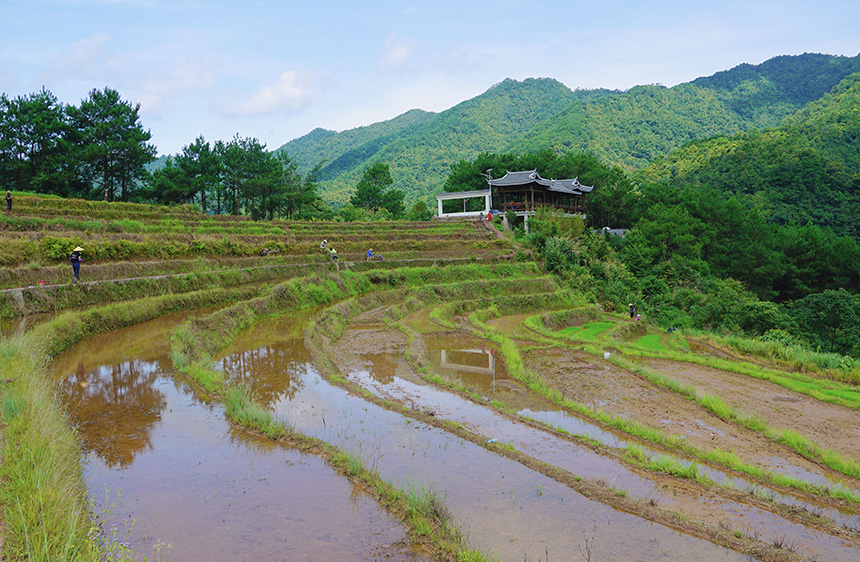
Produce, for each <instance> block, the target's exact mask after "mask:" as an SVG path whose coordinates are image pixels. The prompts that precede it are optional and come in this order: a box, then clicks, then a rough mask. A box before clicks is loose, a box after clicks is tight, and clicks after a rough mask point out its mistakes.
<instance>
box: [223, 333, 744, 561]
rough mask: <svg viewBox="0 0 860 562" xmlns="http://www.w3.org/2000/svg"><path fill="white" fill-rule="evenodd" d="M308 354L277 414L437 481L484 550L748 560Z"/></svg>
mask: <svg viewBox="0 0 860 562" xmlns="http://www.w3.org/2000/svg"><path fill="white" fill-rule="evenodd" d="M374 341H376V342H378V343H380V344H381V342H380V340H378V339H375V338H374ZM284 345H286V346H288V345H289V344H284ZM381 345H384V344H381ZM267 347H275V348H277V347H279V344H276V345H273V346H267ZM292 349H293V352H294V353H297V352H300V350H299V348H298V347H294V348H292ZM305 353H306V355H305V357H304V359H305V361H306V363H305V364H304V365H301V361H297V360H296V359H298V356H296V355H294V356H293V358H292V360H291V362H290V364H289V365H287V366H285V367H286V368H285V369H284V371H286V372H289V373H290V378H291V379H296V384H295V385H294V386H295V387H296V388H297V389H298V390H297V392H295V393H293V394H291V395H289V396H287V395H283V397H282V398H280V399H278V400H276V401H275V402H273V403H272V404H271V405H272V407H273V408H274V410H275V412H276V413H277V414H278V416H279V417H281V418H283V419H285V420H286V421H288V422H289V423H290V424H292V425H293V426H294V427H295V429H296V430H298V431H300V432H301V433H304V434H307V435H312V436H314V437H318V438H320V439H323V440H324V441H327V442H329V443H332V444H334V445H336V446H338V447H340V448H342V449H344V450H347V451H350V452H353V453H355V454H358V455H360V456H361V458H362V459H363V461H364V463H365V465H366V466H369V467H372V468H373V469H374V470H376V471H378V472H379V474H380V475H381V476H382V478H383V479H385V480H387V481H390V482H393V483H395V484H397V485H398V486H400V487H405V488H409V487H416V488H418V489H420V488H431V489H434V490H436V491H437V492H438V493H439V494H441V496H442V497H443V498H444V501H445V504H446V506H447V507H448V509H449V510H450V511H451V513H452V515H453V517H454V520H455V521H456V522H457V523H458V524H459V525H460V526H461V528H463V529H465V530H466V534H467V537H468V539H469V541H470V542H471V543H472V544H474V545H475V546H477V547H478V548H480V549H481V550H482V551H484V552H486V553H488V554H489V555H491V556H494V557H498V558H499V559H501V560H522V559H528V560H537V559H546V557H547V554H549V556H550V557H551V558H552V557H558V558H559V559H570V557H571V556H577V553H578V552H579V549H580V548H586V546H588V548H592V549H593V555H594V556H595V558H594V559H608V558H615V559H637V558H638V557H640V556H641V555H642V553H643V552H645V553H646V558H656V557H659V556H666V557H667V559H678V560H680V559H688V558H689V557H691V556H704V557H706V558H709V559H715V558H719V559H723V558H725V559H728V560H732V559H737V560H744V559H746V557H744V556H742V555H740V554H737V553H733V552H731V551H728V550H725V549H723V548H721V547H718V546H716V545H714V544H712V543H710V542H708V541H704V540H702V539H698V538H695V537H690V536H686V535H682V536H679V535H678V533H677V532H676V531H674V530H672V529H669V528H667V527H664V526H662V525H655V524H653V523H651V522H648V521H645V520H642V519H640V518H638V517H635V516H632V515H629V514H626V513H624V512H619V511H616V510H614V509H612V508H610V507H608V506H606V505H603V504H601V503H598V502H594V501H591V500H588V499H586V498H584V497H583V496H581V495H580V494H577V493H576V492H574V491H572V490H571V489H570V488H569V487H567V486H564V485H562V484H560V483H558V482H556V481H554V480H553V479H551V478H548V477H546V476H544V475H542V474H540V473H535V472H534V471H532V470H530V469H528V468H526V467H524V466H522V465H521V464H519V463H517V462H514V461H511V460H510V459H507V458H505V457H504V456H499V455H496V454H494V453H493V452H491V451H488V450H487V449H485V448H483V447H480V446H478V445H476V444H474V443H472V442H470V441H468V440H464V439H462V438H459V437H457V436H455V435H451V434H449V433H448V432H445V431H440V430H439V429H438V428H437V427H434V426H432V425H428V424H425V423H422V422H420V421H416V420H414V419H411V418H409V417H406V416H403V415H401V414H399V413H397V412H394V411H391V410H388V409H384V408H381V407H379V406H377V405H375V404H373V403H370V402H368V401H366V400H364V399H362V398H361V397H359V396H356V395H354V394H351V393H350V392H348V391H347V390H344V389H342V388H339V387H337V386H333V385H332V384H330V383H329V382H327V381H326V380H325V379H324V378H323V377H322V376H321V375H320V374H319V373H318V372H316V369H315V368H314V366H313V363H312V359H311V356H310V354H308V353H307V352H305ZM276 355H282V354H281V353H280V352H277V353H276ZM283 355H286V353H285V354H283ZM225 359H226V358H225ZM228 362H229V363H230V364H233V365H236V364H238V363H239V362H238V361H236V360H230V361H228ZM228 362H225V363H224V364H227V363H228ZM231 376H232V375H231ZM382 376H383V377H384V378H385V377H387V376H388V375H382ZM524 557H525V558H524Z"/></svg>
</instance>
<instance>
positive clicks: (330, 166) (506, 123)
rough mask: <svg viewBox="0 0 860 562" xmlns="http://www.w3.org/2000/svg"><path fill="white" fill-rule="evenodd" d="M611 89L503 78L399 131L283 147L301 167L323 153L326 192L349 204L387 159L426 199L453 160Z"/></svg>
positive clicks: (493, 146) (398, 179) (401, 185)
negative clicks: (372, 169)
mask: <svg viewBox="0 0 860 562" xmlns="http://www.w3.org/2000/svg"><path fill="white" fill-rule="evenodd" d="M605 93H606V91H603V90H595V91H578V92H573V91H571V90H570V89H568V88H567V87H565V86H564V85H563V84H561V83H560V82H557V81H555V80H551V79H528V80H524V81H523V82H517V81H515V80H505V81H504V82H502V83H500V84H497V85H495V86H493V87H492V88H490V89H489V90H488V91H486V92H484V93H483V94H481V95H480V96H477V97H475V98H473V99H470V100H467V101H465V102H463V103H461V104H459V105H457V106H455V107H453V108H451V109H449V110H447V111H444V112H442V113H439V114H438V115H431V117H430V118H428V119H425V120H421V121H418V122H416V123H414V124H412V125H410V126H408V127H404V128H402V129H400V130H399V131H397V132H386V133H385V134H379V135H377V136H375V137H372V138H368V137H360V136H359V134H358V133H357V132H358V131H360V130H359V129H355V130H353V131H345V132H343V133H331V132H329V134H327V135H325V137H324V138H323V141H322V142H321V143H320V145H319V146H320V148H321V150H319V151H317V150H314V149H313V148H308V149H307V151H306V152H303V153H302V152H295V148H296V147H308V141H309V139H308V138H307V137H302V138H300V139H296V140H294V141H292V142H290V143H287V144H286V145H284V146H282V147H281V148H280V149H278V150H284V151H286V152H287V153H288V154H289V155H290V157H291V158H294V159H295V160H296V162H297V163H298V164H299V169H300V170H301V169H310V168H312V167H313V166H314V165H316V164H317V163H319V161H320V159H322V158H325V159H328V160H329V161H327V162H326V163H325V165H324V167H323V168H322V169H321V170H320V176H319V177H320V180H321V182H320V191H321V194H322V195H323V197H324V198H325V199H326V200H328V201H330V202H336V203H344V202H346V201H347V200H348V199H349V196H350V194H351V193H352V192H353V191H354V190H355V186H356V184H357V183H358V181H359V179H360V178H361V173H362V170H363V169H365V168H367V167H368V166H370V165H372V164H374V163H376V162H382V163H385V164H388V166H389V167H390V169H391V176H392V178H393V179H394V183H395V186H396V187H397V188H398V189H401V190H403V191H404V193H405V194H406V199H407V201H414V200H417V199H426V198H427V197H428V196H429V195H431V194H432V193H435V192H436V191H441V186H442V183H443V182H444V179H445V176H447V174H448V172H450V170H451V165H452V164H454V163H456V162H458V161H460V160H461V159H464V158H471V157H473V156H474V155H475V154H478V153H480V152H484V151H498V150H501V149H502V148H503V147H504V146H505V145H507V144H508V143H509V142H510V140H511V139H513V138H516V137H517V136H519V135H521V134H523V133H525V132H526V131H528V130H529V129H531V128H532V127H533V126H534V125H535V124H537V123H539V122H541V121H542V120H544V119H547V118H549V117H551V116H553V115H556V114H557V113H558V112H559V111H561V110H562V109H563V108H564V107H566V106H568V105H569V104H570V103H572V102H573V101H575V100H577V99H582V98H590V97H595V96H601V95H604V94H605ZM406 115H408V114H406ZM428 115H430V114H428ZM401 117H403V116H401ZM398 119H400V118H398ZM366 129H369V128H366ZM361 132H370V131H366V130H362V131H361ZM311 135H316V136H318V137H322V136H323V133H322V132H320V131H315V132H313V133H311ZM342 136H344V137H346V138H347V139H349V140H348V141H347V142H343V143H341V144H340V146H342V147H344V148H346V149H345V150H344V151H343V152H341V153H340V154H339V155H338V156H335V154H334V153H333V151H332V150H331V149H332V148H333V147H335V146H336V145H337V144H338V143H339V142H340V140H339V139H340V137H342ZM359 139H361V140H362V141H363V142H361V141H359Z"/></svg>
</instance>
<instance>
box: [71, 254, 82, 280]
mask: <svg viewBox="0 0 860 562" xmlns="http://www.w3.org/2000/svg"><path fill="white" fill-rule="evenodd" d="M83 251H84V249H83V248H81V247H80V246H75V249H74V250H72V255H71V256H69V261H70V262H72V271H73V272H74V275H75V279H74V281H72V283H77V282H78V277H79V276H80V273H81V262H82V261H84V258H82V257H81V252H83Z"/></svg>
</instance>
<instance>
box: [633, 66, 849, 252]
mask: <svg viewBox="0 0 860 562" xmlns="http://www.w3.org/2000/svg"><path fill="white" fill-rule="evenodd" d="M858 108H860V73H858V74H853V75H851V76H849V77H848V78H846V79H845V80H843V81H842V82H841V83H840V84H839V85H838V86H837V87H836V88H834V89H833V91H832V92H831V93H829V94H827V95H825V96H824V97H822V98H821V99H820V100H817V101H815V102H813V103H811V104H809V106H807V107H806V108H804V109H803V110H802V111H800V112H798V113H797V114H795V115H792V116H789V117H788V118H786V121H785V122H786V125H785V126H783V127H778V128H775V129H768V130H765V131H753V132H750V133H745V134H739V135H735V136H732V137H716V138H712V139H709V140H705V141H696V142H691V143H689V144H687V145H686V146H684V147H682V148H681V149H680V150H677V151H675V152H673V153H671V154H669V155H667V156H665V157H663V158H660V159H658V160H656V161H655V162H654V163H653V164H652V165H651V166H649V167H648V168H647V169H646V170H644V171H643V172H642V173H641V178H642V179H644V180H646V181H650V182H664V183H667V184H670V185H672V186H675V187H679V188H685V187H697V186H706V187H709V188H716V189H717V190H719V191H722V192H726V193H729V194H736V195H740V196H742V197H744V198H745V199H746V200H747V202H748V205H750V206H754V207H757V208H759V209H760V210H761V211H762V212H763V213H764V214H765V216H767V217H768V218H769V219H770V220H771V221H773V222H777V223H782V224H785V223H789V222H794V223H798V224H806V223H807V222H812V223H813V224H816V225H819V226H826V227H829V228H831V229H832V230H833V231H834V232H835V233H836V234H838V235H842V236H845V235H848V236H852V237H853V238H855V239H857V240H860V224H858V221H857V216H858V214H860V189H858V188H860V119H858V117H860V116H858Z"/></svg>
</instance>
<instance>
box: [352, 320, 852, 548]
mask: <svg viewBox="0 0 860 562" xmlns="http://www.w3.org/2000/svg"><path fill="white" fill-rule="evenodd" d="M380 330H382V328H381V327H376V328H375V327H373V326H368V325H362V326H359V327H356V328H354V329H351V330H349V331H348V333H347V334H345V335H344V336H345V337H344V340H348V341H352V342H357V341H367V339H368V338H367V333H368V332H369V331H371V332H376V333H378V332H379V331H380ZM354 332H355V333H357V334H354ZM377 337H378V338H379V337H381V336H379V335H378V336H377ZM424 339H425V341H427V342H428V343H429V345H428V349H429V353H430V356H431V358H433V359H432V360H433V362H434V364H435V368H436V369H437V370H440V371H441V372H445V373H446V374H448V375H449V376H454V377H455V378H459V379H460V382H461V383H463V384H465V385H466V386H470V387H471V388H473V389H474V388H478V389H482V390H483V393H484V395H485V396H488V397H493V398H500V395H499V390H498V387H499V385H498V382H499V381H506V382H508V383H509V384H506V385H504V386H503V387H502V389H503V390H502V391H501V392H503V393H507V392H510V391H515V390H516V383H514V382H513V381H510V379H508V378H507V375H506V373H505V372H504V368H503V367H502V366H501V365H500V364H498V363H497V362H496V361H495V360H494V353H493V352H492V350H491V349H489V348H486V347H485V346H486V342H482V341H481V340H477V339H474V338H470V337H468V336H460V337H458V338H456V342H455V343H454V344H452V345H456V346H457V347H452V348H450V349H447V350H446V349H438V348H436V347H434V346H435V345H436V344H438V343H439V342H440V341H445V340H450V339H451V338H450V336H443V337H441V338H440V337H437V336H432V337H429V338H428V337H426V336H425V338H424ZM449 343H450V342H449ZM387 347H388V348H390V346H387ZM403 365H404V363H403V361H402V360H399V359H398V358H397V357H395V356H393V355H390V354H388V353H365V354H363V355H362V356H361V360H359V361H358V362H355V363H352V366H353V368H351V369H349V374H348V376H349V377H350V378H351V379H352V380H354V381H355V382H357V383H359V384H361V385H362V386H364V387H365V388H368V389H369V390H371V391H373V392H374V393H376V394H377V395H381V396H384V397H387V398H389V399H394V400H397V401H399V402H402V403H404V404H407V405H410V406H411V407H412V408H417V409H421V410H424V411H430V412H433V413H434V414H436V415H439V416H441V417H444V418H445V419H448V420H453V421H457V422H459V423H461V424H462V425H464V426H465V427H467V428H471V429H473V430H474V431H475V432H477V433H479V434H481V435H485V436H490V437H494V438H498V440H499V441H500V442H504V443H509V444H513V445H514V446H515V447H516V448H517V449H518V450H520V451H523V452H525V453H527V454H529V455H530V456H532V457H534V458H536V459H538V460H540V461H543V462H547V463H549V464H552V465H554V466H559V467H562V468H565V469H567V470H569V471H571V472H573V473H574V474H577V475H580V476H586V477H590V478H593V479H603V480H605V481H607V482H608V483H609V484H610V485H611V486H613V487H615V488H620V489H623V490H625V491H627V492H630V493H632V494H633V495H634V496H635V497H650V498H652V499H656V500H658V501H659V503H660V505H661V506H664V507H668V508H670V509H674V510H677V511H678V512H679V513H687V514H689V515H691V516H693V517H694V518H695V517H697V512H698V509H699V508H700V505H699V504H701V503H702V502H703V501H705V498H702V497H699V495H698V494H697V493H696V492H693V493H692V495H691V492H690V490H689V489H687V487H686V486H684V485H683V484H680V485H679V486H675V485H673V484H672V482H673V481H671V480H669V481H668V482H669V483H668V484H667V483H666V481H665V480H666V479H658V480H663V482H662V484H661V485H660V486H659V488H658V487H657V482H658V480H652V479H647V478H643V477H640V476H639V475H638V474H636V473H634V472H632V471H630V470H628V469H626V468H625V467H624V466H623V465H620V464H618V463H617V462H615V461H613V460H611V459H609V458H606V457H603V456H601V455H597V454H595V453H594V452H592V451H590V450H588V449H584V448H581V447H579V446H577V445H575V444H573V443H570V442H569V441H566V440H562V439H559V438H558V437H556V436H555V435H552V434H549V433H546V432H542V431H539V430H535V429H533V428H531V427H527V426H524V425H523V424H518V423H515V422H512V421H510V420H508V419H506V418H504V417H502V416H499V415H497V414H496V413H495V412H493V411H492V410H489V409H487V408H484V407H482V406H479V405H476V404H474V403H472V402H470V401H467V400H464V399H462V398H461V397H460V396H459V395H456V394H453V393H450V392H447V391H445V390H441V389H437V388H434V387H431V386H428V385H427V384H426V383H424V382H423V380H421V379H419V378H417V377H415V376H414V375H412V374H411V373H410V372H409V369H407V368H403ZM480 377H484V379H485V381H484V382H483V383H481V381H479V380H477V379H479V378H480ZM514 398H515V399H516V400H517V402H518V404H520V405H523V404H529V405H530V406H531V407H535V408H541V406H543V408H541V409H542V410H551V409H552V408H553V407H552V406H551V405H548V404H543V405H542V404H541V402H542V399H540V398H539V397H536V396H532V395H523V393H522V391H521V393H520V394H519V395H516V394H515V395H514ZM521 413H522V411H521ZM573 419H575V418H573ZM579 423H580V424H587V425H590V424H588V422H585V421H582V420H580V421H579ZM561 425H565V424H561ZM594 430H596V431H598V432H599V431H600V430H599V429H597V428H594ZM585 433H586V434H594V431H586V432H585ZM610 435H611V434H610ZM603 440H604V441H606V439H603ZM627 444H628V443H627V442H626V441H618V445H627ZM643 448H645V449H646V451H647V447H643ZM651 454H656V453H655V452H652V453H651ZM702 472H705V473H707V474H708V475H709V476H710V477H711V478H713V479H714V480H717V481H720V482H728V483H731V484H732V485H734V486H735V487H740V488H744V487H748V486H751V484H749V483H747V482H745V481H742V480H739V479H736V478H733V477H729V476H727V475H726V474H725V473H722V472H720V471H718V470H715V469H710V468H708V467H703V468H702ZM773 497H774V499H775V500H776V501H780V502H781V503H784V504H788V505H799V506H803V507H807V508H812V509H814V510H815V511H817V512H821V513H822V514H823V515H826V516H829V517H830V518H831V519H834V520H835V521H837V522H840V523H844V524H848V525H851V526H853V527H856V525H857V523H858V522H857V521H856V516H853V515H851V514H843V513H840V512H838V511H836V510H832V509H826V508H823V507H821V506H818V505H811V504H809V503H807V502H803V501H801V500H799V499H797V498H793V497H790V496H786V495H784V494H780V493H777V492H774V493H773ZM708 501H711V500H708ZM720 506H721V512H720V513H719V517H718V519H719V523H721V524H723V523H726V524H729V525H730V526H731V527H732V528H735V529H741V530H743V531H744V532H745V533H746V534H750V535H754V536H760V537H762V540H767V541H774V540H776V541H778V540H781V537H784V536H786V535H788V536H792V537H796V538H797V540H798V541H799V545H798V546H797V548H798V550H800V551H802V552H804V553H807V554H809V555H819V556H821V555H824V556H825V557H826V558H827V559H830V560H854V559H855V558H856V556H858V553H857V551H856V549H850V548H847V545H843V544H842V541H841V540H840V539H837V538H835V537H831V536H829V535H826V534H824V533H820V532H817V531H814V530H811V529H808V528H805V527H804V526H802V525H799V524H796V523H793V522H791V521H789V520H787V519H785V518H783V517H780V516H776V515H774V514H772V513H769V512H767V511H764V510H761V509H759V508H756V507H751V506H746V505H743V504H739V503H736V502H730V501H726V500H720ZM713 522H714V524H716V523H717V521H713Z"/></svg>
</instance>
